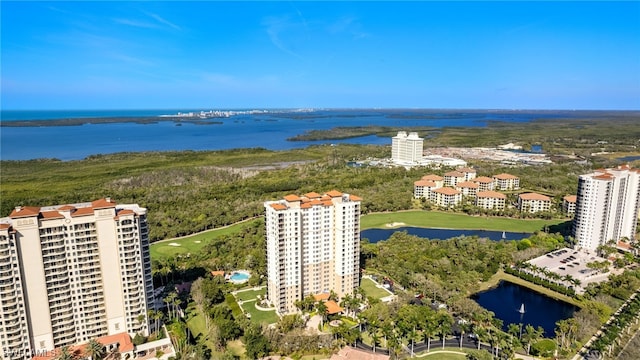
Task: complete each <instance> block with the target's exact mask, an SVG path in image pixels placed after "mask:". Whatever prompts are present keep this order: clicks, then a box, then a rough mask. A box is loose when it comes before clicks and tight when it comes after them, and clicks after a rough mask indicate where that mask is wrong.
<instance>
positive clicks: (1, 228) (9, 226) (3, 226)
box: [0, 224, 11, 230]
mask: <svg viewBox="0 0 640 360" xmlns="http://www.w3.org/2000/svg"><path fill="white" fill-rule="evenodd" d="M10 228H11V225H9V224H0V230H6V229H10Z"/></svg>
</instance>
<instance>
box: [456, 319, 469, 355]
mask: <svg viewBox="0 0 640 360" xmlns="http://www.w3.org/2000/svg"><path fill="white" fill-rule="evenodd" d="M458 326H459V327H460V349H462V339H464V334H465V333H467V332H469V331H470V330H471V324H470V323H468V322H467V321H461V322H458Z"/></svg>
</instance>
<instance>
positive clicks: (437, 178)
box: [422, 174, 443, 181]
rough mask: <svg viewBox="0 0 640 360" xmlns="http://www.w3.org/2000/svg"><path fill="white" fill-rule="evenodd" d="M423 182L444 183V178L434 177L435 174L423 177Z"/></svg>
mask: <svg viewBox="0 0 640 360" xmlns="http://www.w3.org/2000/svg"><path fill="white" fill-rule="evenodd" d="M422 180H431V181H442V180H443V177H442V176H438V175H434V174H429V175H425V176H423V177H422Z"/></svg>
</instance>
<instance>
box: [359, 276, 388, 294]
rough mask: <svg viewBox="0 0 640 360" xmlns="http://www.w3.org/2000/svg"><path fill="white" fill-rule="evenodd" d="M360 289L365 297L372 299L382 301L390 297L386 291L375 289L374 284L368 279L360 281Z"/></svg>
mask: <svg viewBox="0 0 640 360" xmlns="http://www.w3.org/2000/svg"><path fill="white" fill-rule="evenodd" d="M360 287H361V288H362V290H364V292H365V294H367V296H371V297H373V298H377V299H382V298H383V297H387V296H389V295H392V294H391V293H390V292H388V291H387V290H384V289H381V288H379V287H376V283H375V282H374V281H373V280H371V279H369V278H364V279H362V281H360Z"/></svg>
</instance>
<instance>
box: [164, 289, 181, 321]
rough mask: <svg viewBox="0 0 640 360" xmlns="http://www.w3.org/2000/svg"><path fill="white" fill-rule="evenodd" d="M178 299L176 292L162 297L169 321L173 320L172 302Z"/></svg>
mask: <svg viewBox="0 0 640 360" xmlns="http://www.w3.org/2000/svg"><path fill="white" fill-rule="evenodd" d="M177 297H178V293H176V292H171V293H169V295H167V296H165V297H164V302H165V304H167V312H168V313H169V320H171V319H173V311H172V305H173V302H174V300H175V299H176V298H177Z"/></svg>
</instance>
